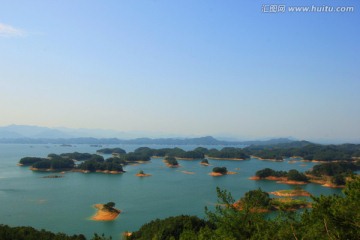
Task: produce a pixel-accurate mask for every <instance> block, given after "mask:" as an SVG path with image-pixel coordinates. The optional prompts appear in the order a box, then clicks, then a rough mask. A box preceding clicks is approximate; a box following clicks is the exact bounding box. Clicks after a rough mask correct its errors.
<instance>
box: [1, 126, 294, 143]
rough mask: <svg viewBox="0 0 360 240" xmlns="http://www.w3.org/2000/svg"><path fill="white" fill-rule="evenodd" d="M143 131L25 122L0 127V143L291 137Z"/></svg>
mask: <svg viewBox="0 0 360 240" xmlns="http://www.w3.org/2000/svg"><path fill="white" fill-rule="evenodd" d="M148 135H149V133H145V132H120V131H113V130H102V129H71V128H48V127H40V126H28V125H9V126H4V127H0V142H1V143H55V144H63V143H66V144H82V143H83V144H168V145H249V144H276V143H287V142H291V141H293V140H291V139H288V138H276V139H270V140H262V141H234V140H231V141H229V140H226V141H225V140H218V139H215V138H214V137H211V136H206V137H193V138H184V137H182V138H180V137H169V135H163V137H162V136H161V134H157V136H156V137H157V138H149V137H144V136H148Z"/></svg>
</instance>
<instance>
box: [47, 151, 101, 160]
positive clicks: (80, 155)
mask: <svg viewBox="0 0 360 240" xmlns="http://www.w3.org/2000/svg"><path fill="white" fill-rule="evenodd" d="M51 155H52V157H51V158H54V157H56V155H55V154H51ZM49 157H50V155H49ZM60 157H62V158H69V159H74V160H77V161H86V160H95V159H99V160H100V159H102V161H104V158H103V157H102V156H99V155H96V154H90V153H79V152H73V153H62V154H60ZM100 161H101V160H100Z"/></svg>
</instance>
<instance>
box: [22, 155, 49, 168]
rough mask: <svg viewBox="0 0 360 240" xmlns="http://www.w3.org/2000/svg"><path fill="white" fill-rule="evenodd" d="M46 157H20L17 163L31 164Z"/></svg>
mask: <svg viewBox="0 0 360 240" xmlns="http://www.w3.org/2000/svg"><path fill="white" fill-rule="evenodd" d="M46 160H47V159H46V158H39V157H24V158H21V159H20V161H19V163H20V164H23V165H25V166H30V165H33V164H34V163H36V162H41V161H46Z"/></svg>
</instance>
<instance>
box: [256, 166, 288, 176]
mask: <svg viewBox="0 0 360 240" xmlns="http://www.w3.org/2000/svg"><path fill="white" fill-rule="evenodd" d="M255 175H256V176H257V177H259V178H266V177H270V176H273V177H286V176H287V172H286V171H275V170H273V169H271V168H264V169H261V170H259V171H257V172H256V173H255Z"/></svg>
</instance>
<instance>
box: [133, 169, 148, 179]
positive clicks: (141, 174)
mask: <svg viewBox="0 0 360 240" xmlns="http://www.w3.org/2000/svg"><path fill="white" fill-rule="evenodd" d="M135 176H137V177H150V176H151V174H146V173H145V172H144V171H143V170H140V171H139V172H138V173H137V174H135Z"/></svg>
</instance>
